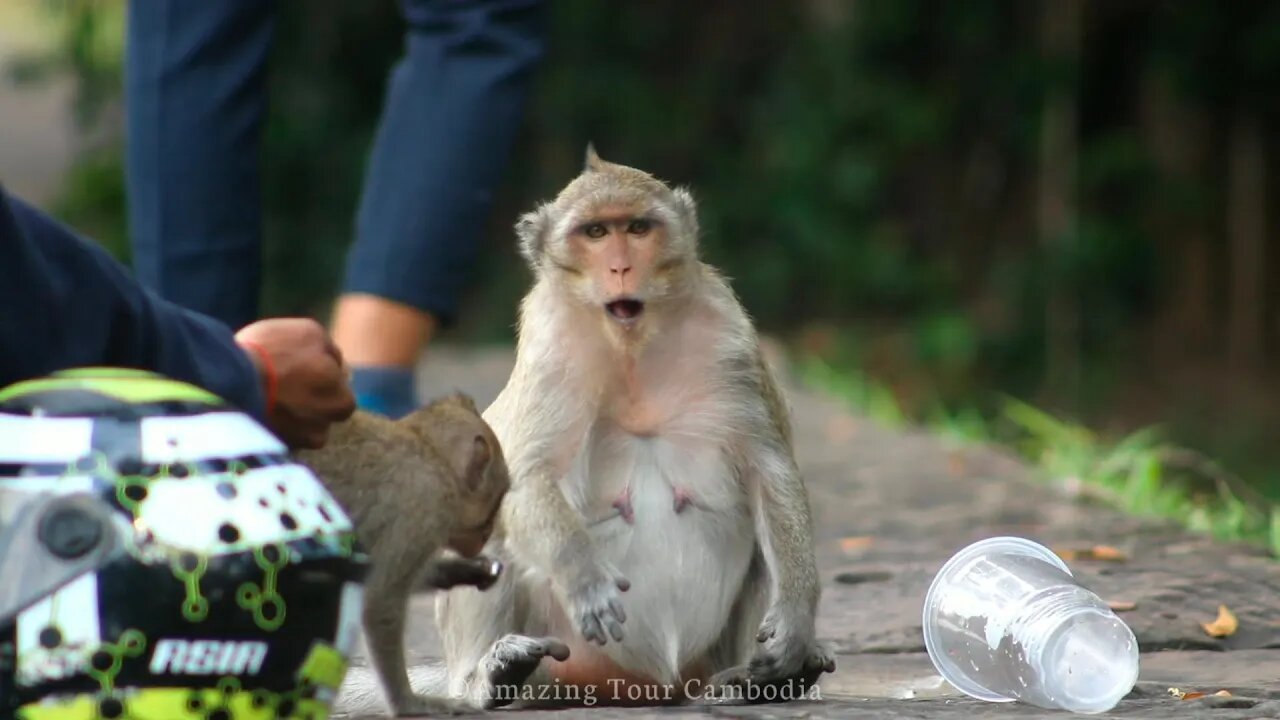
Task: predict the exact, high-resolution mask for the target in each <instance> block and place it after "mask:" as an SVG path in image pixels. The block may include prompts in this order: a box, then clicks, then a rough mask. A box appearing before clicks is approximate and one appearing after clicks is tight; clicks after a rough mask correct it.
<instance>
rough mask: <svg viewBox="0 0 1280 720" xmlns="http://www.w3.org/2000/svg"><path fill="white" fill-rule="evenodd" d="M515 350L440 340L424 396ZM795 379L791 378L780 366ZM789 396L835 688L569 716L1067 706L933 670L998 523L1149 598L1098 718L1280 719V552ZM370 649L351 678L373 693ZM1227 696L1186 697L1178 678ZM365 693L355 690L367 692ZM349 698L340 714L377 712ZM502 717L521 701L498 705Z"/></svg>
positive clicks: (428, 625)
mask: <svg viewBox="0 0 1280 720" xmlns="http://www.w3.org/2000/svg"><path fill="white" fill-rule="evenodd" d="M510 366H511V356H510V354H509V351H508V350H506V349H501V348H499V349H470V348H468V349H461V348H437V349H433V352H432V354H431V357H429V358H428V360H427V362H426V363H425V364H424V367H423V368H422V375H421V377H422V380H423V384H424V391H425V394H426V395H428V396H434V395H438V394H442V393H445V392H450V391H452V390H454V389H460V390H464V391H466V392H470V393H472V394H473V395H474V396H475V398H476V400H477V402H478V403H480V404H481V406H482V407H483V406H484V405H486V404H487V403H488V402H489V401H490V400H491V399H492V398H493V397H494V396H495V395H496V394H497V392H498V390H499V389H500V388H501V387H502V385H503V383H504V382H505V379H506V375H507V372H508V371H509V369H510ZM784 374H785V373H784ZM788 385H789V390H788V394H789V397H790V400H791V404H792V413H793V420H794V423H795V427H796V436H797V438H798V449H797V452H798V455H799V460H800V464H801V468H802V470H803V472H804V475H805V478H806V480H807V482H808V485H809V491H810V495H811V499H812V503H813V506H814V510H815V519H816V522H817V529H818V537H817V542H818V556H819V563H820V567H821V570H822V574H823V578H824V595H823V601H822V605H821V609H820V617H819V621H818V632H819V635H820V636H821V637H822V638H824V639H826V640H829V641H831V642H833V643H834V644H835V646H836V648H837V649H838V651H839V653H840V657H839V659H838V662H839V668H838V670H837V672H836V673H835V674H834V675H828V676H827V679H825V680H824V681H823V685H822V691H823V700H821V701H818V702H803V703H801V702H795V703H788V704H776V705H767V706H755V707H718V708H687V707H686V708H663V709H629V710H622V709H604V708H593V709H585V710H574V711H565V712H569V713H570V714H571V715H573V716H582V717H588V716H589V717H593V718H597V719H599V718H603V717H605V716H609V717H619V718H621V717H624V716H625V717H627V718H629V719H631V718H634V719H637V720H638V718H640V717H650V716H655V717H656V716H659V715H661V716H694V715H710V716H714V717H760V718H764V717H787V718H791V717H806V718H807V717H828V716H830V717H845V716H851V715H858V716H866V717H901V718H916V717H919V718H1004V717H1008V718H1032V717H1063V716H1066V715H1067V713H1064V712H1049V711H1045V710H1040V709H1038V708H1034V707H1029V706H1025V705H1020V704H992V703H984V702H980V701H977V700H972V699H969V698H966V697H964V696H962V695H960V694H959V693H957V692H956V691H955V690H954V689H952V688H950V687H949V686H947V685H946V684H945V683H942V682H941V679H940V678H938V677H937V675H936V674H935V672H934V670H933V667H932V665H931V664H930V662H929V660H928V657H927V656H926V655H925V654H924V652H923V651H924V643H923V639H922V636H921V633H920V610H921V603H922V600H923V597H924V592H925V589H926V588H927V587H928V584H929V581H930V580H931V579H932V577H933V574H934V573H935V572H936V571H937V570H938V568H939V567H940V566H941V565H942V563H943V562H944V561H945V560H946V559H947V558H948V557H949V556H950V555H951V553H953V552H954V551H955V550H958V549H959V548H960V547H962V546H964V545H965V544H967V543H969V542H971V541H973V540H976V539H979V538H983V537H988V536H992V535H997V534H1011V535H1020V536H1024V537H1028V538H1031V539H1033V540H1037V541H1039V542H1043V543H1045V544H1047V545H1049V546H1050V547H1054V548H1055V549H1057V548H1073V547H1089V546H1092V545H1094V544H1099V543H1101V544H1107V545H1111V546H1114V547H1116V548H1118V549H1120V550H1121V551H1123V552H1124V553H1125V555H1126V556H1127V560H1124V561H1122V562H1099V561H1073V562H1070V563H1069V564H1070V566H1071V569H1072V571H1073V573H1074V574H1075V575H1076V576H1077V577H1078V578H1079V579H1080V580H1081V581H1082V582H1083V583H1084V584H1085V585H1087V586H1088V587H1090V588H1092V589H1093V590H1095V591H1096V592H1098V593H1099V594H1100V595H1101V596H1102V597H1103V598H1104V599H1107V600H1117V601H1129V602H1133V603H1136V608H1135V609H1134V610H1132V611H1128V612H1124V613H1123V614H1122V617H1123V618H1124V619H1125V620H1126V621H1127V622H1128V623H1129V624H1130V626H1131V627H1132V628H1133V630H1134V633H1135V634H1136V635H1137V637H1138V640H1139V644H1140V646H1141V649H1142V651H1143V655H1142V674H1141V678H1140V680H1139V684H1138V687H1137V688H1135V690H1134V692H1133V693H1132V694H1131V695H1130V697H1129V698H1127V699H1125V700H1124V701H1122V702H1121V703H1120V705H1119V706H1118V707H1116V708H1115V709H1114V710H1113V711H1111V712H1110V713H1107V714H1105V715H1101V716H1099V717H1134V718H1145V717H1160V718H1192V717H1195V718H1199V717H1206V718H1223V719H1227V718H1233V719H1234V718H1278V717H1280V563H1278V562H1276V561H1274V560H1271V559H1268V558H1267V557H1265V555H1264V554H1263V553H1262V552H1261V551H1258V550H1255V549H1252V548H1248V547H1242V546H1231V545H1224V544H1218V543H1213V542H1211V541H1209V540H1207V539H1205V538H1202V537H1198V536H1193V535H1189V534H1187V533H1185V532H1182V531H1181V530H1179V529H1178V528H1176V527H1173V526H1171V525H1169V524H1167V523H1163V522H1161V521H1158V520H1155V519H1143V518H1134V517H1129V516H1125V515H1122V514H1119V513H1117V512H1114V511H1111V510H1109V509H1105V508H1102V507H1099V506H1096V505H1090V504H1087V503H1082V502H1081V501H1078V500H1073V499H1071V498H1068V497H1066V496H1065V495H1063V494H1061V493H1058V492H1056V491H1055V490H1053V489H1052V488H1051V487H1050V486H1049V485H1046V484H1043V483H1039V482H1036V481H1034V480H1033V479H1031V477H1030V475H1029V471H1028V470H1027V469H1026V468H1025V467H1024V466H1023V465H1022V464H1020V463H1019V462H1018V461H1017V460H1015V459H1013V458H1011V457H1009V456H1007V455H1004V454H1002V453H1000V452H997V451H994V450H990V449H984V448H949V447H947V446H946V445H945V444H943V443H942V442H941V441H939V440H938V439H937V438H934V437H932V436H930V435H927V434H924V433H898V432H893V431H889V430H886V429H883V428H880V427H878V426H876V425H875V424H873V423H871V422H868V421H866V420H863V419H860V418H856V417H853V416H851V415H849V414H848V413H847V412H846V411H845V410H843V409H842V408H841V407H840V406H839V404H838V403H836V402H834V401H832V400H830V399H828V398H824V397H822V396H820V395H818V394H815V393H813V392H809V391H804V390H801V389H799V388H797V387H796V386H795V385H794V383H793V382H791V381H790V378H788ZM1219 604H1226V605H1228V606H1229V607H1230V608H1231V609H1232V610H1233V611H1234V612H1235V613H1236V614H1237V616H1238V617H1239V620H1240V629H1239V631H1238V632H1237V633H1236V634H1235V635H1233V636H1231V637H1229V638H1226V639H1223V640H1217V639H1214V638H1211V637H1209V636H1208V635H1206V634H1205V633H1204V631H1203V630H1202V629H1201V627H1200V623H1201V622H1208V621H1211V620H1212V619H1213V618H1214V617H1215V616H1216V614H1217V607H1218V605H1219ZM430 607H431V606H430V600H429V599H425V598H424V599H421V600H416V601H415V608H416V609H417V613H416V616H415V618H414V620H413V623H414V626H413V628H412V631H411V632H412V635H413V638H412V642H411V643H410V647H411V649H410V655H411V657H412V659H413V660H414V661H415V663H417V665H418V666H417V667H416V668H415V672H417V673H419V674H422V673H425V672H428V669H427V668H428V666H429V665H430V663H431V662H432V661H433V660H435V659H436V658H438V657H439V648H438V644H437V641H436V638H435V633H434V629H433V628H432V621H431V613H430ZM372 682H373V680H372V677H371V673H370V670H369V669H368V668H367V667H364V666H362V664H361V661H359V660H358V661H357V666H356V667H353V668H352V671H351V674H350V676H349V678H348V689H351V688H354V689H356V690H365V689H367V687H368V686H369V684H370V683H372ZM1171 687H1177V688H1181V689H1183V690H1194V691H1200V692H1205V693H1206V694H1211V693H1214V692H1217V691H1219V690H1222V689H1226V690H1228V691H1229V692H1231V694H1232V695H1231V697H1209V698H1202V699H1197V700H1190V701H1188V700H1181V701H1180V700H1177V699H1175V698H1174V697H1172V696H1171V695H1170V694H1169V693H1168V692H1167V690H1168V688H1171ZM356 694H357V695H358V694H360V693H356ZM350 697H351V696H348V697H346V698H343V699H340V701H339V706H338V708H337V710H338V711H339V713H343V712H349V713H350V715H349V716H350V717H364V716H366V715H368V716H376V715H378V714H379V713H381V712H383V711H382V709H381V708H379V707H376V706H375V707H372V708H370V707H368V706H367V704H359V703H354V702H352V701H351V700H350ZM501 712H502V713H504V715H503V716H504V717H505V716H506V715H510V714H512V713H514V712H522V711H512V710H506V711H501Z"/></svg>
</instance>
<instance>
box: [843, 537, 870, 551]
mask: <svg viewBox="0 0 1280 720" xmlns="http://www.w3.org/2000/svg"><path fill="white" fill-rule="evenodd" d="M875 541H876V539H875V538H873V537H870V536H867V535H859V536H856V537H847V538H840V549H841V550H843V551H845V552H847V553H853V552H861V551H863V550H866V549H867V548H869V547H871V545H872V543H874V542H875Z"/></svg>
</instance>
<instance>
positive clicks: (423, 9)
mask: <svg viewBox="0 0 1280 720" xmlns="http://www.w3.org/2000/svg"><path fill="white" fill-rule="evenodd" d="M401 8H402V10H403V13H404V17H405V21H406V23H407V25H408V33H407V37H406V42H405V45H406V47H405V56H404V58H403V59H402V60H401V61H400V62H399V63H398V64H397V66H396V68H395V70H394V71H393V73H392V75H391V81H390V83H389V84H388V88H387V96H386V100H385V103H384V105H383V115H382V121H381V123H380V125H379V127H378V131H377V134H376V136H375V138H374V145H373V151H372V153H371V156H370V161H369V166H368V170H367V174H366V176H365V185H364V193H363V195H362V197H361V200H360V207H359V210H358V211H357V218H356V242H355V244H354V245H353V246H352V248H351V253H350V255H349V256H348V259H347V273H346V279H345V284H344V286H343V294H342V296H341V297H339V298H338V302H337V305H336V307H335V308H334V318H333V336H334V341H335V342H336V343H337V344H338V347H340V348H341V349H342V352H343V355H344V356H345V357H346V358H347V360H348V361H349V362H350V363H351V365H352V367H353V368H354V370H355V372H354V373H353V376H352V384H353V386H354V389H355V391H356V396H357V398H358V400H359V401H360V402H361V404H362V405H363V406H364V407H368V408H373V409H378V410H382V411H384V412H386V413H387V414H389V415H393V416H395V415H400V414H403V413H404V412H407V411H408V410H409V409H411V407H412V405H413V401H414V395H413V366H414V364H415V361H416V359H417V357H418V354H419V352H420V351H421V349H422V347H423V345H424V344H425V343H426V342H427V341H428V340H429V339H430V337H431V334H432V333H433V332H434V331H435V329H436V327H437V325H438V324H441V323H448V322H450V321H451V320H452V319H453V318H454V316H455V314H456V313H457V309H458V308H457V304H458V296H459V294H460V292H461V290H462V288H463V287H464V285H465V283H466V281H467V279H468V276H469V274H470V272H471V270H472V268H473V266H474V265H475V259H476V253H477V251H478V250H479V242H480V239H481V235H482V233H483V230H484V224H485V218H486V217H487V216H488V213H489V209H490V207H491V206H492V200H493V193H494V189H495V187H496V186H497V184H498V181H499V179H500V177H501V174H502V171H503V170H504V168H505V167H506V164H507V158H508V157H509V156H510V153H511V146H512V145H513V143H514V141H515V138H516V132H517V131H518V129H519V125H520V120H521V117H522V115H523V109H524V106H525V99H526V96H527V94H528V88H529V85H530V79H531V74H532V70H533V68H534V66H535V65H536V64H537V62H538V60H539V59H540V58H541V56H542V53H543V40H542V27H541V25H542V21H543V17H542V15H543V13H544V10H545V8H544V7H543V3H542V2H541V0H487V1H485V2H468V1H466V0H450V1H446V2H440V1H435V0H402V2H401Z"/></svg>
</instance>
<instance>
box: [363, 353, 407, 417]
mask: <svg viewBox="0 0 1280 720" xmlns="http://www.w3.org/2000/svg"><path fill="white" fill-rule="evenodd" d="M351 390H352V392H354V393H355V396H356V404H357V405H359V406H360V409H361V410H367V411H369V412H371V413H377V414H379V415H386V416H387V417H389V418H392V419H395V418H399V417H402V416H404V415H408V414H409V413H410V412H413V410H414V409H416V408H417V407H418V397H417V394H416V392H415V388H414V381H413V369H412V368H405V367H395V366H369V367H353V368H352V369H351Z"/></svg>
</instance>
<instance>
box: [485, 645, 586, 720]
mask: <svg viewBox="0 0 1280 720" xmlns="http://www.w3.org/2000/svg"><path fill="white" fill-rule="evenodd" d="M544 657H549V658H552V659H553V660H559V661H561V662H564V661H565V660H568V659H569V646H568V645H565V644H564V643H562V642H560V641H559V640H557V639H555V638H550V637H543V638H533V637H528V636H525V635H507V636H506V637H503V638H502V639H500V640H498V641H497V642H495V643H494V644H493V647H492V648H490V649H489V653H488V654H487V655H485V657H484V659H483V660H481V661H480V673H481V675H482V677H483V678H484V680H485V681H487V684H488V687H487V688H485V690H486V692H485V695H484V697H482V698H479V700H480V703H481V706H482V707H483V708H484V709H486V710H492V709H494V708H500V707H503V706H505V705H510V704H511V703H512V702H513V701H515V699H516V698H517V697H519V695H520V693H519V692H513V690H518V689H519V687H520V686H522V685H524V682H525V680H527V679H528V678H529V675H531V674H532V673H533V671H534V670H537V669H538V665H539V664H540V663H541V662H542V658H544ZM499 689H501V692H498V690H499Z"/></svg>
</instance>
